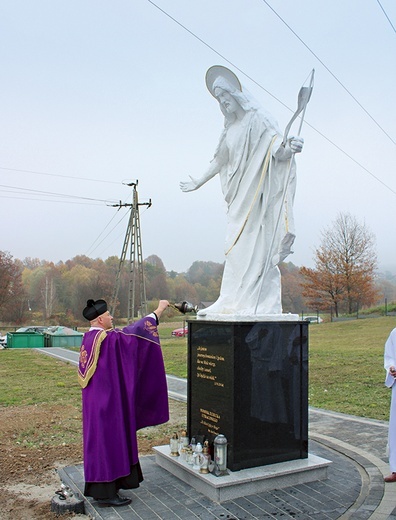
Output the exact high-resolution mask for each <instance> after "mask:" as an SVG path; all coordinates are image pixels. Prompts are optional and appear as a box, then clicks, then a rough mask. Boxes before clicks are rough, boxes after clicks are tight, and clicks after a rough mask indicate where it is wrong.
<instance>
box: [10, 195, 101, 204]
mask: <svg viewBox="0 0 396 520" xmlns="http://www.w3.org/2000/svg"><path fill="white" fill-rule="evenodd" d="M0 198H1V199H12V200H30V201H33V202H54V203H56V204H79V205H85V206H88V205H89V206H102V203H100V204H99V203H95V202H77V201H72V200H48V199H35V198H32V197H29V198H27V197H6V196H4V195H0Z"/></svg>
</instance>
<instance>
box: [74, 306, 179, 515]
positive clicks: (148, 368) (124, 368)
mask: <svg viewBox="0 0 396 520" xmlns="http://www.w3.org/2000/svg"><path fill="white" fill-rule="evenodd" d="M168 305H169V302H168V301H166V300H161V301H160V302H159V304H158V307H157V309H156V310H155V311H154V312H153V313H152V314H149V315H148V316H146V317H145V318H142V319H141V320H139V321H137V322H135V323H132V324H130V325H128V326H127V327H125V328H123V329H115V328H113V317H112V316H111V314H110V312H109V311H108V309H107V303H106V301H105V300H96V301H95V300H88V302H87V305H86V307H85V308H84V310H83V316H84V318H86V319H87V320H88V321H89V322H90V325H91V326H90V329H89V331H88V332H86V333H85V334H84V337H83V341H82V345H81V349H80V358H79V369H78V379H79V383H80V385H81V387H82V417H83V453H84V475H85V490H84V495H85V496H90V497H93V498H94V499H95V500H97V501H98V503H99V506H101V507H117V506H123V505H127V504H129V503H130V502H131V500H130V499H129V498H125V497H122V496H120V495H119V494H118V491H119V490H120V489H133V488H137V487H139V483H140V482H142V480H143V475H142V471H141V468H140V464H139V458H138V445H137V436H136V432H137V430H139V429H140V428H145V427H146V426H154V425H157V424H162V423H165V422H167V421H168V420H169V408H168V393H167V384H166V375H165V369H164V362H163V357H162V351H161V346H160V341H159V335H158V329H157V325H158V323H159V319H160V317H161V314H162V313H163V311H164V310H165V309H166V308H167V307H168Z"/></svg>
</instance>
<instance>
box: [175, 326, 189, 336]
mask: <svg viewBox="0 0 396 520" xmlns="http://www.w3.org/2000/svg"><path fill="white" fill-rule="evenodd" d="M187 333H188V326H187V325H186V326H185V327H182V328H181V329H175V330H172V336H177V337H181V336H186V335H187Z"/></svg>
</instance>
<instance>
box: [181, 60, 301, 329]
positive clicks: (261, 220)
mask: <svg viewBox="0 0 396 520" xmlns="http://www.w3.org/2000/svg"><path fill="white" fill-rule="evenodd" d="M206 85H207V87H208V89H209V91H210V93H211V94H212V95H213V96H214V97H215V98H216V99H217V101H218V102H219V105H220V109H221V111H222V113H223V114H224V116H225V122H224V130H223V132H222V134H221V136H220V140H219V143H218V145H217V149H216V151H215V154H214V158H213V160H212V162H211V164H210V166H209V168H208V170H207V171H206V173H205V174H204V175H203V176H202V177H201V178H199V179H195V178H193V177H191V176H190V179H191V180H190V181H187V182H181V183H180V188H181V190H182V191H184V192H188V191H193V190H196V189H198V188H200V187H201V186H202V185H203V184H205V183H206V182H207V181H208V180H209V179H211V178H212V177H214V176H215V175H216V174H218V175H219V177H220V182H221V188H222V191H223V195H224V198H225V201H226V203H227V232H226V241H225V268H224V274H223V279H222V284H221V290H220V296H219V298H218V300H217V301H216V302H215V303H214V304H213V305H211V306H210V307H208V308H206V309H203V310H201V311H199V312H198V318H201V319H214V320H240V319H245V320H246V319H253V320H257V319H259V318H262V317H267V318H268V317H269V316H271V317H272V318H273V319H288V318H287V316H290V317H292V318H290V319H296V315H284V314H283V315H282V303H281V281H280V271H279V267H278V265H279V263H280V262H282V261H283V260H284V259H285V258H286V257H287V256H288V255H289V254H290V253H292V250H291V247H292V245H293V242H294V238H295V234H294V222H293V199H294V193H295V187H296V169H295V161H294V154H295V153H298V152H301V150H302V146H303V139H301V138H297V137H296V138H293V137H292V138H290V139H288V140H287V141H286V143H285V144H282V139H283V137H282V135H281V133H280V130H279V129H278V125H277V123H276V121H275V120H274V118H273V117H272V116H271V115H270V114H269V113H267V112H265V111H264V110H263V109H262V108H261V107H260V106H259V105H258V103H257V102H256V101H255V100H254V98H253V97H252V96H251V94H250V93H249V92H248V91H247V90H246V89H245V88H243V87H242V86H241V84H240V83H239V80H238V78H237V77H236V76H235V75H234V73H233V72H231V71H230V70H229V69H227V68H225V67H221V66H215V67H211V68H210V69H209V70H208V72H207V74H206Z"/></svg>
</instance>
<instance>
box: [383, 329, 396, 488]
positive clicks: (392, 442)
mask: <svg viewBox="0 0 396 520" xmlns="http://www.w3.org/2000/svg"><path fill="white" fill-rule="evenodd" d="M384 367H385V370H386V378H385V385H386V386H387V387H388V388H391V389H392V397H391V407H390V416H389V438H388V443H389V466H390V470H391V472H392V473H391V474H390V475H388V476H387V477H385V478H384V480H385V482H396V383H395V381H396V329H393V330H392V332H391V333H390V335H389V338H388V339H387V341H386V343H385V355H384Z"/></svg>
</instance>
